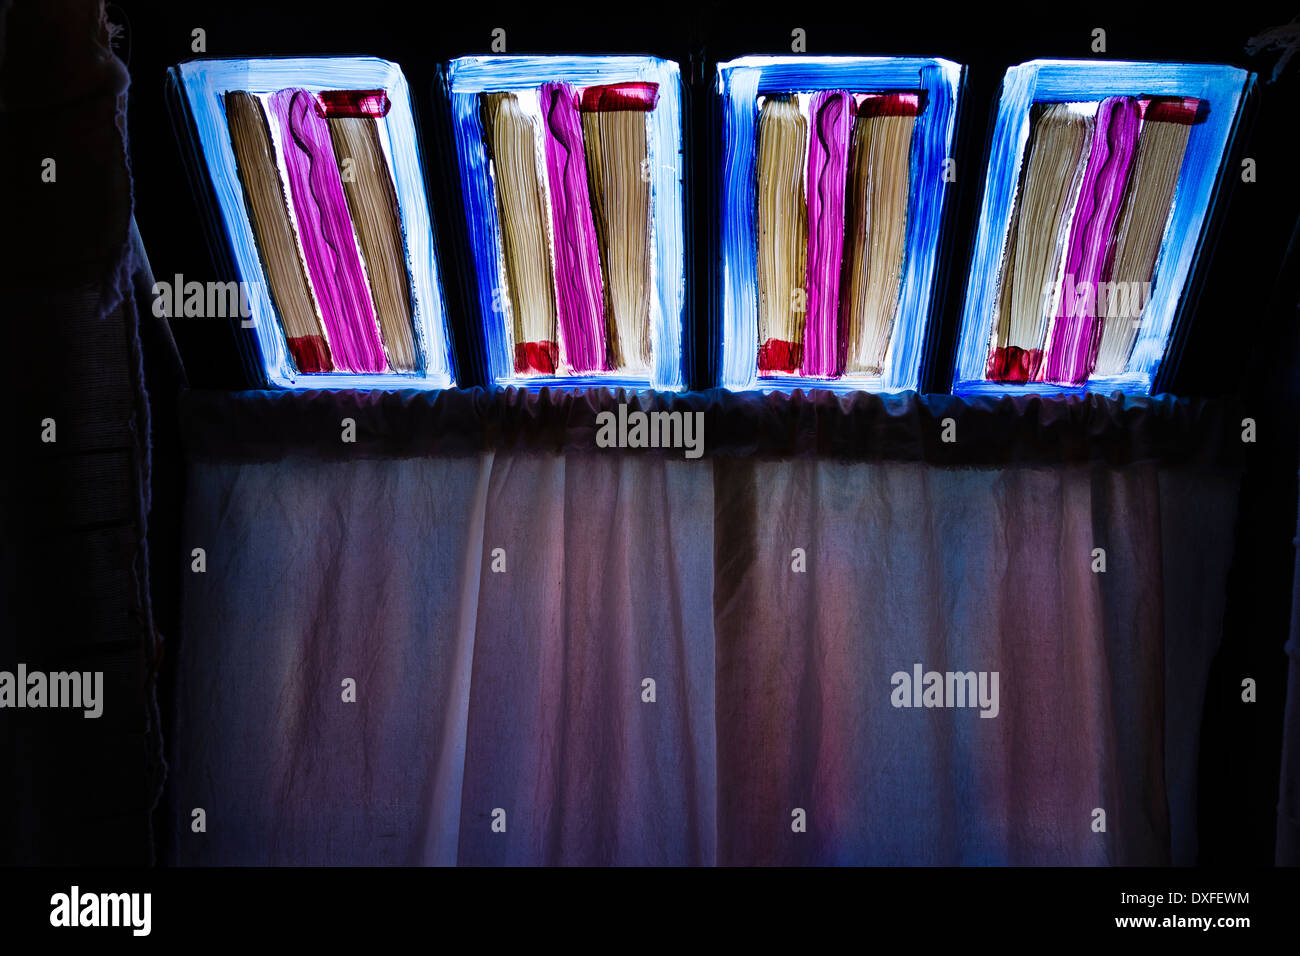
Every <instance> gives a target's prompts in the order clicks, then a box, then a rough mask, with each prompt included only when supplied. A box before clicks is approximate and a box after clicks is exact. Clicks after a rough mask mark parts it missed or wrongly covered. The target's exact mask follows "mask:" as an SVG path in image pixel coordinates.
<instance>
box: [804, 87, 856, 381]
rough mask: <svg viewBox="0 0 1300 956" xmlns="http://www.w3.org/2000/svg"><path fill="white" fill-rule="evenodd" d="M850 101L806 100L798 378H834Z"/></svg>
mask: <svg viewBox="0 0 1300 956" xmlns="http://www.w3.org/2000/svg"><path fill="white" fill-rule="evenodd" d="M851 103H852V101H851V100H850V99H849V95H848V94H847V93H845V92H843V91H842V90H823V91H822V92H820V93H818V94H816V95H815V96H814V97H813V100H812V108H811V111H810V115H811V118H812V129H813V135H812V138H811V139H810V140H809V143H808V273H807V275H808V302H807V306H808V312H807V315H806V321H805V323H804V336H803V340H804V353H803V373H804V374H805V375H819V376H832V375H836V374H838V373H839V371H840V370H839V368H838V365H839V342H838V336H837V328H838V327H837V324H836V323H837V316H838V314H839V304H840V262H841V260H842V258H843V256H844V189H845V179H846V177H847V174H848V164H849V123H850V115H851V112H852V111H851V109H850V106H851Z"/></svg>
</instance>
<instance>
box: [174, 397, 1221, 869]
mask: <svg viewBox="0 0 1300 956" xmlns="http://www.w3.org/2000/svg"><path fill="white" fill-rule="evenodd" d="M299 399H300V400H301V402H302V404H301V406H300V409H301V408H306V409H308V410H307V411H305V412H304V413H303V414H304V416H305V418H304V421H305V422H307V423H310V422H311V420H312V416H313V415H314V414H315V412H313V411H311V410H310V409H311V406H312V403H313V402H314V401H315V399H314V398H313V397H310V396H309V397H307V398H305V399H303V398H302V397H301V396H299ZM248 401H250V402H252V403H254V404H256V405H258V406H259V407H261V408H271V409H275V408H277V407H283V408H286V409H287V408H288V406H287V405H285V406H281V405H280V404H279V402H278V400H277V399H273V398H267V397H264V396H262V395H261V394H259V395H257V396H256V397H254V398H252V399H248ZM331 401H332V402H334V403H336V404H335V407H336V408H337V407H338V405H337V403H339V402H346V401H356V402H358V403H359V404H358V406H357V407H360V408H365V407H368V402H367V400H365V399H348V398H334V399H331ZM410 401H414V400H410ZM466 401H469V402H486V401H489V400H488V399H486V398H485V397H484V396H482V395H479V396H472V395H471V396H467V397H466ZM417 404H419V405H420V411H419V414H425V413H427V412H429V411H430V410H431V409H435V408H436V407H437V403H436V402H435V403H432V404H426V403H417ZM1112 413H1113V410H1112ZM186 414H187V415H188V416H189V418H188V421H189V422H190V424H191V426H193V423H194V420H195V416H202V415H204V414H206V413H205V412H203V411H202V407H201V406H197V405H196V404H195V403H194V401H193V400H191V401H190V404H189V405H188V411H187V412H186ZM285 414H288V412H287V411H286V412H285ZM362 417H363V420H364V421H365V422H367V423H369V424H371V425H372V426H376V427H377V423H378V422H380V421H381V420H386V421H387V422H388V425H387V428H388V434H389V435H390V436H391V435H392V434H393V433H394V432H397V431H403V430H404V429H406V428H407V425H405V424H402V422H401V416H400V414H396V413H393V412H392V410H391V409H390V410H389V417H388V418H387V419H382V416H380V417H376V418H372V419H365V413H364V412H362ZM361 425H362V423H361V422H359V423H358V431H359V432H360V431H363V430H364V429H363V428H362V427H361ZM1077 425H1078V422H1077V421H1076V422H1075V427H1077ZM227 427H228V428H230V429H232V431H233V430H235V429H239V430H241V431H242V430H243V429H244V428H249V429H251V430H253V431H256V429H257V427H258V426H257V425H256V421H255V419H254V418H252V417H248V418H245V417H244V416H242V415H238V416H235V417H234V418H230V419H227ZM307 427H309V425H304V426H303V427H302V428H299V429H298V430H297V431H295V432H293V433H294V434H297V435H298V436H299V440H298V442H297V443H295V442H292V441H291V442H289V443H288V444H287V445H286V446H284V447H285V448H286V450H284V451H282V452H281V454H279V455H278V456H272V455H271V454H270V453H269V452H270V449H269V446H268V447H267V449H266V451H267V452H268V453H267V454H266V455H265V456H264V455H261V454H259V453H258V451H257V449H258V447H259V446H258V443H257V441H253V442H251V443H250V447H251V448H252V449H253V451H252V453H250V454H249V455H248V458H249V459H250V460H246V461H236V460H231V459H230V457H229V456H225V457H223V456H214V455H212V454H211V451H212V449H213V445H202V444H201V443H199V442H197V441H194V440H195V438H196V436H207V437H208V438H211V437H212V436H213V435H214V433H215V432H216V428H217V426H216V419H215V418H212V419H210V420H208V421H207V422H206V423H204V424H202V425H200V426H198V428H197V430H195V429H194V428H193V427H192V428H191V429H190V431H189V435H190V438H191V440H192V442H193V444H192V449H191V455H192V457H191V465H190V469H189V483H188V488H189V499H188V504H187V510H186V523H185V541H186V542H187V547H189V546H193V547H199V546H202V547H204V548H205V549H206V568H205V570H204V571H203V572H202V573H194V572H191V573H187V574H186V575H185V585H184V588H185V590H184V607H183V618H184V627H183V634H182V639H181V641H180V646H179V651H178V653H179V661H178V687H177V693H176V700H177V706H178V716H177V721H176V728H175V730H174V732H173V734H172V739H171V740H170V754H171V757H170V761H169V762H170V766H171V768H172V771H173V773H172V778H171V782H170V800H171V805H172V813H173V821H174V833H173V840H172V847H173V861H174V862H177V863H181V864H211V863H222V864H278V863H288V864H367V863H380V864H461V865H494V864H502V865H512V864H562V865H574V864H590V865H608V864H614V865H621V864H681V865H712V864H720V865H733V864H757V865H774V864H895V863H898V864H920V865H927V864H997V863H1015V864H1066V863H1078V864H1154V865H1159V864H1167V863H1176V864H1177V863H1191V862H1194V861H1195V856H1196V821H1195V802H1194V798H1195V789H1196V776H1197V772H1198V771H1197V766H1196V754H1197V747H1198V734H1199V724H1200V719H1199V717H1200V714H1201V711H1202V707H1203V702H1204V693H1205V683H1206V679H1207V674H1208V669H1209V665H1210V661H1211V658H1212V656H1213V654H1214V652H1215V649H1216V648H1217V643H1218V636H1219V634H1220V627H1221V617H1222V613H1223V594H1224V582H1225V578H1226V574H1227V568H1226V564H1227V560H1228V556H1229V555H1230V554H1231V551H1232V530H1233V521H1234V515H1235V507H1236V487H1237V484H1236V475H1235V472H1234V471H1233V470H1232V469H1217V468H1190V467H1177V468H1176V467H1170V466H1168V465H1157V464H1154V463H1141V464H1132V465H1125V466H1116V465H1111V464H1107V463H1105V462H1099V461H1086V460H1085V461H1081V462H1075V463H1069V464H1063V463H1057V464H1054V465H1045V464H1042V463H1025V462H1018V463H1011V464H1008V465H1004V466H1000V467H979V468H975V467H940V466H936V465H933V464H929V463H926V462H922V461H908V460H876V461H850V460H832V459H821V458H815V457H797V456H796V457H791V458H775V457H767V456H763V455H754V454H751V455H716V456H712V457H706V458H704V459H701V460H695V461H690V460H684V459H683V458H681V457H680V453H638V452H635V451H631V450H602V451H593V450H582V449H573V448H571V449H569V450H563V451H555V450H545V449H541V450H539V449H535V448H519V447H514V448H501V447H498V448H489V449H486V450H479V451H475V452H473V453H464V452H462V453H459V454H450V453H448V454H441V455H428V454H425V455H420V456H412V457H385V456H374V455H365V454H361V455H359V457H357V458H356V459H354V460H343V459H342V458H341V456H339V455H338V454H337V453H336V452H333V451H325V447H326V443H325V442H323V441H321V442H317V441H308V440H306V439H304V438H302V437H301V436H302V434H303V430H304V429H305V428H307ZM332 427H333V428H334V430H335V431H334V442H335V443H338V439H337V434H338V432H337V429H338V424H337V420H335V422H334V423H333V425H332ZM557 427H558V426H557ZM959 427H960V426H959ZM560 430H561V431H562V429H560ZM1068 431H1069V430H1068V429H1067V432H1068ZM285 434H290V431H289V430H286V432H285ZM552 434H554V433H552ZM1069 434H1073V435H1075V437H1076V438H1077V437H1078V436H1077V433H1076V432H1069ZM571 439H572V441H574V442H576V443H578V444H581V443H582V442H584V441H585V438H581V437H573V436H571ZM1058 444H1059V443H1058ZM1068 444H1069V443H1068V442H1067V445H1068ZM318 448H319V453H318ZM259 459H265V460H259ZM1097 548H1101V549H1104V552H1105V554H1104V561H1105V570H1104V571H1098V570H1094V568H1095V567H1096V564H1095V562H1096V559H1097V558H1096V554H1095V549H1097ZM796 549H802V554H801V555H800V553H799V552H797V551H796ZM918 663H919V664H920V665H922V669H923V671H926V672H928V671H935V672H940V673H946V672H949V671H951V672H954V673H966V672H976V673H978V672H983V673H984V674H986V675H988V674H991V673H992V672H997V674H998V675H999V676H998V684H997V688H998V695H997V716H996V717H981V716H980V713H981V710H980V708H979V707H975V706H966V707H960V706H954V707H924V706H922V707H899V706H895V705H894V699H895V698H894V693H895V685H894V682H893V681H894V677H895V675H896V674H898V673H899V672H905V673H908V674H910V673H911V672H912V670H913V667H914V665H916V664H918ZM347 679H353V680H355V702H350V701H348V700H345V696H346V695H347V693H348V690H347V688H346V687H345V686H344V681H345V680H347ZM647 680H650V681H653V684H652V685H651V684H648V683H646V682H647ZM985 709H986V710H987V709H989V708H985ZM195 808H203V809H204V810H205V813H206V821H207V826H206V831H205V832H195V831H194V827H193V819H194V817H193V810H194V809H195ZM1098 810H1101V811H1104V830H1103V829H1099V823H1098V820H1099V818H1098V816H1097V814H1096V812H1097V811H1098ZM800 812H802V813H801V814H800Z"/></svg>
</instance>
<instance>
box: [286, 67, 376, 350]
mask: <svg viewBox="0 0 1300 956" xmlns="http://www.w3.org/2000/svg"><path fill="white" fill-rule="evenodd" d="M315 104H316V97H315V96H314V95H313V94H311V93H309V92H307V91H306V90H294V89H289V90H281V91H280V92H278V93H275V94H273V95H272V96H271V112H272V113H274V114H275V117H276V119H277V121H278V122H279V125H280V139H281V142H282V143H283V145H284V161H285V166H287V167H288V170H289V191H290V193H291V194H292V196H293V207H294V213H295V215H296V217H297V226H298V235H299V237H300V238H301V240H302V249H303V255H304V256H305V257H306V259H307V274H308V275H309V276H311V284H312V288H313V290H315V292H316V299H317V301H318V302H319V303H320V309H321V318H322V319H323V320H324V322H325V331H326V332H327V333H328V335H329V344H330V353H331V354H332V356H333V358H334V367H335V368H336V369H338V370H339V371H343V372H382V371H385V370H386V369H387V368H388V362H387V359H386V358H385V357H384V347H383V345H382V344H381V343H380V339H379V326H378V324H377V323H376V322H375V307H374V303H373V302H372V301H371V299H370V288H369V287H368V286H367V285H366V279H365V274H364V273H363V272H362V270H361V257H360V255H359V254H358V253H357V246H356V240H355V239H354V238H353V233H352V217H351V215H349V213H348V204H347V201H346V200H345V199H344V197H343V182H342V180H340V179H339V170H338V164H337V163H336V162H335V160H334V147H333V145H332V143H331V142H330V134H329V127H328V126H327V125H326V123H325V120H324V119H322V118H321V117H320V116H319V115H317V113H316V109H315Z"/></svg>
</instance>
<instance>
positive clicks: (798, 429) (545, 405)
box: [179, 388, 1246, 468]
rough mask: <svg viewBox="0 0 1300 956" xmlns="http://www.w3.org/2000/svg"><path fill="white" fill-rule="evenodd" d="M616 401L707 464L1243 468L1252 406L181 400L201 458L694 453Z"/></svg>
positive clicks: (602, 395) (947, 398)
mask: <svg viewBox="0 0 1300 956" xmlns="http://www.w3.org/2000/svg"><path fill="white" fill-rule="evenodd" d="M619 405H626V406H627V410H626V415H628V416H629V417H630V418H632V419H634V418H635V416H633V415H632V413H635V412H642V413H645V414H646V415H647V416H650V415H653V414H655V413H664V412H667V413H670V414H671V413H680V414H681V415H682V416H686V415H690V416H693V419H692V422H691V425H692V426H696V427H697V426H698V425H699V424H700V423H702V425H703V433H702V440H701V441H700V449H701V451H702V454H701V455H700V456H699V460H704V459H708V458H710V457H715V456H719V455H725V456H745V455H757V456H765V457H775V458H786V457H824V458H829V459H840V460H861V461H907V462H925V463H929V464H933V465H938V466H957V467H960V466H977V467H978V466H986V467H988V466H993V467H996V466H1000V465H1010V464H1024V465H1035V464H1045V465H1050V464H1058V463H1078V462H1099V463H1105V464H1110V465H1127V464H1134V463H1139V462H1156V463H1160V464H1167V465H1175V464H1177V465H1197V466H1203V467H1230V468H1235V467H1237V466H1239V465H1240V464H1241V463H1242V460H1243V454H1244V449H1245V447H1246V443H1245V442H1243V437H1242V434H1243V425H1242V420H1243V417H1244V416H1243V414H1242V413H1241V411H1240V409H1239V408H1238V407H1237V405H1236V403H1235V402H1234V401H1231V400H1223V399H1209V398H1196V399H1189V398H1176V397H1173V396H1168V395H1164V396H1156V397H1150V398H1148V397H1134V396H1121V395H1116V396H1114V397H1105V396H1101V395H1095V394H1090V395H1079V396H1051V397H1044V396H1005V397H992V396H988V397H985V396H976V397H960V398H959V397H955V396H951V395H918V394H916V393H915V392H905V393H900V394H896V395H878V394H872V393H867V392H855V393H851V394H835V393H832V392H828V391H821V390H813V391H808V392H804V391H796V392H793V393H790V394H785V393H779V392H772V393H767V394H764V393H761V392H744V393H736V392H729V391H726V390H724V389H711V390H707V391H700V392H691V393H685V394H670V393H662V392H652V391H641V392H637V391H632V390H609V389H604V388H593V389H586V390H568V389H564V390H559V389H550V388H543V389H541V390H538V391H530V390H525V389H516V388H506V389H497V390H487V389H482V388H473V389H450V390H446V391H435V392H425V391H399V392H382V391H348V390H329V391H302V392H292V391H242V392H221V391H200V390H189V391H185V392H183V393H182V395H181V396H180V402H179V415H180V423H181V430H182V434H183V436H184V440H185V443H186V446H187V449H188V451H189V453H190V454H191V455H192V456H194V457H197V458H204V459H218V460H234V461H269V460H276V459H280V458H284V457H286V456H307V457H317V458H321V459H324V460H348V459H355V458H358V457H362V458H366V457H370V458H374V457H380V458H412V457H424V456H438V455H464V454H474V453H477V452H480V451H486V450H498V451H500V450H507V451H508V450H515V451H522V452H552V453H554V452H566V453H567V452H597V451H605V452H607V453H620V454H656V455H667V456H670V457H683V451H682V449H681V448H651V447H646V448H637V447H628V446H627V445H624V446H623V447H616V448H609V447H607V446H608V444H609V441H608V439H609V436H610V434H611V432H610V431H608V430H607V431H606V433H605V435H604V436H601V434H600V431H601V425H602V423H608V422H610V421H611V420H615V419H617V417H618V415H619ZM604 412H609V413H612V415H606V416H603V417H602V413H604ZM700 416H702V417H700ZM347 419H350V420H351V424H350V425H349V424H348V422H347V421H345V420H347ZM658 422H659V420H656V424H658ZM345 437H346V438H348V439H350V440H344V439H345ZM602 439H603V441H604V444H602V443H601V442H602ZM686 457H690V458H695V457H696V456H695V455H691V456H686Z"/></svg>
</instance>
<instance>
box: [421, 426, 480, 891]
mask: <svg viewBox="0 0 1300 956" xmlns="http://www.w3.org/2000/svg"><path fill="white" fill-rule="evenodd" d="M495 462H496V452H495V451H493V450H490V449H489V450H488V451H485V452H483V453H482V457H481V459H480V461H479V473H478V485H477V487H476V488H475V490H474V514H473V515H471V517H470V521H469V531H468V534H467V535H466V542H465V583H464V585H463V586H462V588H461V594H460V615H459V621H458V626H457V632H456V658H455V660H456V663H455V669H456V684H455V686H456V689H457V693H456V695H455V700H456V707H457V713H456V715H455V724H454V726H451V727H446V728H444V729H443V746H442V748H441V750H442V753H443V754H446V753H447V751H448V748H449V747H454V748H455V750H456V755H455V756H456V758H458V759H459V763H460V766H459V768H458V769H459V773H460V784H459V786H458V787H456V809H455V813H454V814H453V813H450V812H448V813H446V814H439V815H438V817H439V819H440V820H441V819H448V818H449V819H450V820H451V821H452V823H453V825H454V827H455V831H454V832H455V840H454V841H449V842H452V843H453V850H454V852H453V853H452V854H451V864H450V865H453V866H455V865H459V863H460V830H461V825H460V814H461V808H462V806H463V805H464V799H465V759H466V750H467V745H468V734H469V702H470V695H471V694H472V693H473V691H474V688H473V686H472V679H473V674H474V647H475V644H476V643H477V641H476V637H477V634H478V602H479V588H480V584H481V581H482V578H483V538H484V534H485V530H486V525H487V498H488V490H489V488H490V486H491V481H492V469H493V465H494V464H495ZM451 759H452V758H450V757H440V762H442V761H450V760H451ZM435 785H436V784H435ZM426 817H427V814H426ZM426 825H427V824H426ZM441 843H442V840H441V839H439V840H438V844H439V845H441ZM428 846H429V841H428V836H427V834H426V837H425V862H426V863H427V862H428V856H429V852H428Z"/></svg>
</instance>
